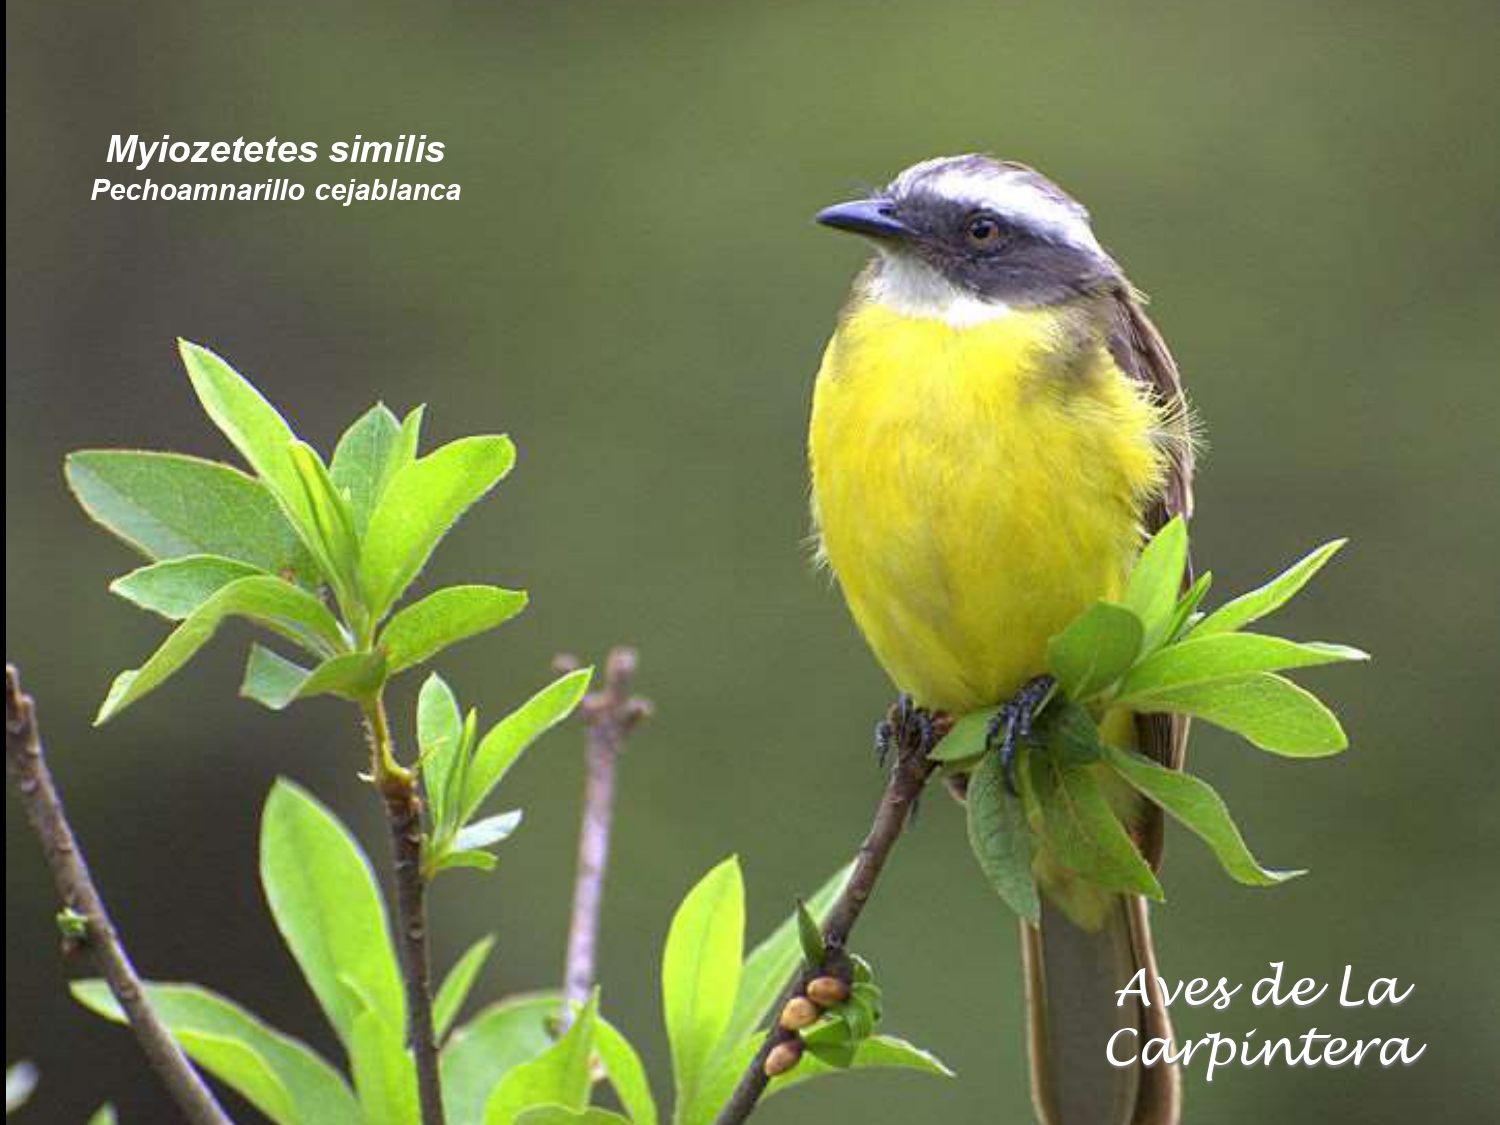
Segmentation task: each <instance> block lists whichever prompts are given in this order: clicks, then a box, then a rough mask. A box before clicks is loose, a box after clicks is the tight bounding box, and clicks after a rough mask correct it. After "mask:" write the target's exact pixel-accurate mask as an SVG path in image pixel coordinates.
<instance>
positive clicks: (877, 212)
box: [817, 199, 912, 238]
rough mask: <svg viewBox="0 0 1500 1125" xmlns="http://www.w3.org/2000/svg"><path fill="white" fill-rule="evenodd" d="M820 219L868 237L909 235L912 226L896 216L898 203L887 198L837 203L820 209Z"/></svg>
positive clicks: (827, 224) (826, 224) (830, 225)
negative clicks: (896, 204)
mask: <svg viewBox="0 0 1500 1125" xmlns="http://www.w3.org/2000/svg"><path fill="white" fill-rule="evenodd" d="M817 218H818V222H820V223H822V224H823V225H824V226H825V227H832V228H833V229H834V230H846V231H850V232H851V233H853V234H862V235H864V236H865V237H867V238H905V237H907V236H909V235H910V234H912V229H911V228H910V227H909V226H907V225H906V224H905V223H903V222H902V221H901V220H900V219H898V218H896V213H895V207H894V205H893V204H892V203H891V202H890V201H889V200H885V199H856V200H854V201H853V202H851V203H835V204H834V205H833V206H832V207H825V208H824V209H823V210H821V211H819V212H818V216H817Z"/></svg>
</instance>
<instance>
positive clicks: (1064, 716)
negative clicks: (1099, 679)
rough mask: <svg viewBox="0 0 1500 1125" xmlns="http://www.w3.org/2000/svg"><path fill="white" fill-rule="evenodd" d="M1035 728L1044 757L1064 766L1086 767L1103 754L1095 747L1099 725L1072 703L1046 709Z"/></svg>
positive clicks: (1097, 746) (1098, 747)
mask: <svg viewBox="0 0 1500 1125" xmlns="http://www.w3.org/2000/svg"><path fill="white" fill-rule="evenodd" d="M1042 719H1043V721H1042V722H1041V723H1039V724H1038V726H1039V727H1040V728H1041V729H1040V731H1039V732H1038V733H1039V734H1040V735H1041V736H1042V739H1043V742H1044V745H1045V746H1046V749H1047V753H1049V754H1051V755H1053V756H1054V757H1055V758H1056V759H1057V761H1058V762H1060V763H1061V764H1063V765H1067V766H1086V765H1090V764H1091V763H1093V762H1097V761H1098V760H1099V758H1100V757H1101V756H1102V754H1103V753H1104V751H1103V749H1102V748H1101V746H1100V744H1099V725H1098V724H1097V723H1095V722H1094V717H1093V716H1092V715H1090V714H1089V712H1088V709H1087V708H1085V707H1080V706H1078V704H1076V703H1065V704H1063V705H1062V706H1061V707H1056V706H1054V707H1051V708H1048V710H1047V713H1046V714H1045V715H1044V716H1043V717H1042Z"/></svg>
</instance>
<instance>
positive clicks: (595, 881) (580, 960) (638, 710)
mask: <svg viewBox="0 0 1500 1125" xmlns="http://www.w3.org/2000/svg"><path fill="white" fill-rule="evenodd" d="M553 664H554V666H556V667H557V669H558V670H559V671H569V670H571V669H573V668H576V667H578V661H577V660H576V659H575V658H574V657H571V656H559V657H558V658H557V659H556V660H555V661H553ZM635 669H636V652H635V650H634V649H632V648H624V647H619V648H614V649H611V650H610V653H609V656H608V658H607V659H606V660H605V662H604V683H603V686H602V687H600V689H599V690H598V691H594V692H590V693H589V694H588V696H587V697H586V698H585V699H584V701H583V706H582V707H581V708H580V713H581V714H582V716H583V722H584V726H585V729H586V735H585V742H584V755H585V765H586V774H585V779H584V790H583V815H582V818H581V822H580V825H579V829H578V874H577V877H576V879H575V880H574V883H573V913H572V915H571V917H570V918H569V921H568V954H567V961H566V966H565V969H564V972H563V1011H562V1026H563V1027H564V1028H566V1027H567V1026H568V1025H569V1024H570V1023H571V1022H572V1020H573V1012H574V1011H575V1009H576V1008H577V1007H578V1006H579V1005H582V1004H584V1003H585V1002H587V1000H588V998H589V995H590V993H592V992H593V991H594V980H595V975H596V967H597V958H598V948H599V911H600V907H601V905H602V904H603V899H604V873H605V869H606V868H607V867H608V864H609V838H610V832H611V829H612V827H613V821H614V804H615V763H616V762H617V761H618V759H619V757H620V752H621V751H622V750H623V749H624V748H625V739H626V737H627V736H628V735H629V734H630V732H631V731H632V730H633V729H635V726H636V724H637V723H639V722H640V721H641V720H642V719H644V718H646V717H647V716H649V715H650V714H651V710H652V707H651V703H650V701H649V700H646V699H643V698H641V697H640V696H633V695H631V694H630V683H631V680H632V679H633V678H634V676H635Z"/></svg>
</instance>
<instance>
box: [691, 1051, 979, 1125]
mask: <svg viewBox="0 0 1500 1125" xmlns="http://www.w3.org/2000/svg"><path fill="white" fill-rule="evenodd" d="M761 1039H762V1036H761V1035H759V1034H757V1035H751V1036H748V1037H746V1038H744V1039H741V1040H740V1041H739V1042H738V1043H737V1044H736V1045H735V1046H734V1048H733V1049H731V1050H728V1051H725V1052H724V1053H723V1055H722V1056H721V1058H720V1060H719V1061H718V1062H717V1063H716V1064H715V1066H714V1070H713V1073H712V1074H711V1075H710V1077H709V1080H708V1081H707V1082H706V1083H705V1084H704V1087H703V1093H702V1096H701V1097H700V1098H699V1099H698V1100H697V1101H696V1102H695V1103H694V1105H693V1106H692V1108H691V1109H690V1110H689V1111H688V1112H687V1113H686V1114H684V1115H683V1117H682V1119H681V1121H680V1123H679V1125H712V1122H713V1120H714V1119H715V1118H716V1117H717V1116H718V1113H719V1110H720V1109H722V1108H723V1106H724V1103H725V1102H727V1101H728V1100H729V1098H730V1096H731V1095H732V1094H733V1093H734V1088H735V1085H736V1083H738V1082H739V1079H740V1075H741V1074H743V1073H744V1072H745V1068H746V1067H748V1066H749V1065H750V1061H751V1060H752V1059H753V1058H755V1054H756V1052H757V1051H758V1050H760V1044H761ZM875 1067H885V1068H898V1069H904V1070H916V1071H920V1072H922V1073H925V1074H936V1075H940V1076H942V1077H944V1078H952V1077H953V1071H951V1070H949V1069H948V1068H947V1067H946V1066H945V1065H944V1064H943V1063H942V1062H941V1061H940V1060H939V1059H938V1058H937V1057H936V1056H935V1055H933V1054H931V1053H929V1052H927V1051H924V1050H922V1049H920V1048H919V1047H914V1046H913V1045H912V1044H910V1043H908V1042H907V1041H906V1040H904V1039H899V1038H897V1037H896V1036H894V1035H872V1036H871V1037H870V1038H868V1039H865V1040H862V1041H861V1042H860V1043H859V1044H858V1045H857V1046H856V1047H855V1049H854V1054H853V1057H852V1059H851V1060H850V1063H849V1067H848V1068H847V1069H852V1070H866V1069H871V1068H875ZM844 1069H845V1068H841V1067H833V1066H830V1065H829V1064H827V1063H825V1062H823V1061H822V1060H821V1059H819V1058H818V1057H817V1056H816V1055H814V1054H812V1053H811V1052H809V1053H807V1054H804V1055H803V1056H802V1061H801V1062H799V1063H798V1064H797V1065H796V1067H795V1068H793V1069H792V1070H790V1071H788V1072H787V1073H786V1074H783V1075H781V1076H780V1077H777V1078H773V1079H772V1080H771V1082H770V1085H768V1086H767V1087H766V1094H767V1096H770V1095H772V1094H779V1093H781V1092H782V1091H783V1090H786V1089H789V1088H790V1087H792V1086H797V1085H800V1084H801V1083H803V1082H806V1081H808V1080H809V1079H812V1078H818V1077H821V1076H823V1075H827V1074H840V1073H843V1072H844Z"/></svg>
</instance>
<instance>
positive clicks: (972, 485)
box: [810, 303, 1164, 712]
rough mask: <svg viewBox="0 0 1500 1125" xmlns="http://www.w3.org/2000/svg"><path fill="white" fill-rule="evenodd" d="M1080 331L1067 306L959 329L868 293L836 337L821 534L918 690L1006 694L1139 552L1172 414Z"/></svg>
mask: <svg viewBox="0 0 1500 1125" xmlns="http://www.w3.org/2000/svg"><path fill="white" fill-rule="evenodd" d="M1079 333H1080V321H1079V318H1078V317H1077V316H1076V315H1074V313H1070V312H1068V311H1066V310H1064V311H1060V312H1055V311H1052V310H1044V309H1043V310H1026V311H1016V312H1013V313H1011V314H1009V315H1007V316H1004V317H1002V318H999V319H996V320H991V321H986V322H984V323H981V324H978V325H974V326H968V327H953V326H951V325H949V324H947V323H945V322H944V321H941V320H937V319H929V318H914V317H909V316H905V315H902V314H900V313H897V312H895V311H893V310H891V309H890V308H888V307H885V306H883V305H879V304H874V303H865V304H862V305H860V306H858V307H857V308H855V309H854V310H853V311H852V312H851V313H850V314H849V315H848V316H846V317H845V319H844V321H843V323H842V324H841V325H840V327H839V330H838V332H837V333H836V334H835V335H834V338H833V340H832V341H831V342H830V343H829V345H828V350H827V352H826V354H825V356H824V359H823V367H822V370H821V371H820V372H819V374H818V382H817V390H816V393H815V396H814V403H813V416H812V429H811V434H810V454H811V462H812V474H813V513H814V521H815V524H816V526H817V528H818V531H819V535H820V539H821V551H822V554H823V556H824V557H825V558H826V560H827V562H828V563H829V564H830V565H831V566H832V568H833V570H834V573H835V574H836V575H837V577H838V581H839V585H840V586H841V588H842V589H843V592H844V596H845V598H846V599H847V600H848V603H849V607H850V609H851V611H852V612H853V615H854V618H855V620H856V622H857V623H858V625H859V627H860V629H861V631H862V632H863V633H864V635H865V637H866V639H867V640H868V642H869V644H870V647H871V648H872V649H873V650H874V652H875V655H876V657H877V658H878V659H879V660H880V662H881V664H882V665H883V666H884V667H885V669H886V671H887V672H888V673H889V674H890V676H891V678H892V680H894V681H895V683H896V685H897V686H898V687H899V688H900V689H901V690H903V691H908V692H910V693H911V694H912V695H913V696H914V697H915V699H916V701H917V702H918V703H920V704H922V705H925V706H929V707H935V708H941V709H944V710H948V711H952V712H964V711H969V710H973V709H975V708H978V707H981V706H986V705H989V704H993V703H997V702H999V701H1001V700H1003V699H1006V698H1008V697H1009V696H1010V695H1011V694H1012V693H1013V692H1014V691H1015V690H1016V688H1018V687H1019V686H1020V685H1021V683H1022V682H1024V681H1025V680H1026V679H1027V678H1029V677H1030V676H1033V675H1035V674H1037V673H1038V672H1040V671H1041V670H1042V667H1043V655H1044V650H1045V646H1046V642H1047V639H1048V638H1049V637H1051V636H1052V635H1053V634H1055V633H1056V632H1057V631H1058V630H1059V629H1061V628H1062V627H1063V626H1064V625H1066V624H1067V623H1068V621H1070V620H1071V619H1072V618H1073V616H1074V615H1076V614H1077V613H1078V612H1079V611H1080V610H1081V609H1082V608H1083V607H1084V606H1085V605H1087V604H1088V603H1089V602H1091V601H1093V600H1094V599H1096V598H1099V597H1110V596H1114V595H1116V594H1117V593H1118V591H1119V589H1120V586H1121V583H1122V581H1123V578H1124V576H1125V574H1126V573H1128V570H1129V567H1130V564H1131V561H1132V560H1133V559H1134V557H1135V553H1136V551H1137V549H1138V547H1139V542H1140V513H1141V510H1142V508H1143V506H1144V504H1145V503H1146V501H1147V500H1148V499H1149V498H1150V497H1151V495H1152V494H1153V492H1154V491H1155V490H1156V489H1157V488H1159V486H1160V482H1161V477H1162V473H1163V468H1164V464H1163V459H1162V457H1161V456H1160V453H1159V452H1158V449H1157V446H1156V442H1155V440H1154V437H1153V434H1154V432H1155V430H1156V426H1157V421H1158V418H1157V413H1156V411H1155V409H1154V408H1153V407H1152V405H1151V404H1150V402H1149V401H1148V400H1147V399H1146V398H1145V397H1144V395H1143V394H1142V393H1141V391H1140V389H1139V388H1138V387H1137V386H1136V384H1135V383H1134V382H1133V381H1132V380H1130V379H1129V378H1128V377H1126V376H1125V375H1124V374H1123V373H1122V372H1121V371H1120V370H1119V368H1118V367H1116V365H1115V364H1114V362H1113V361H1112V360H1111V359H1110V357H1109V354H1108V352H1107V351H1106V350H1105V349H1104V347H1103V346H1102V345H1100V344H1099V343H1097V342H1094V340H1093V337H1091V336H1088V335H1086V334H1085V335H1084V336H1083V337H1080V335H1079ZM1081 340H1082V342H1080V341H1081Z"/></svg>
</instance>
